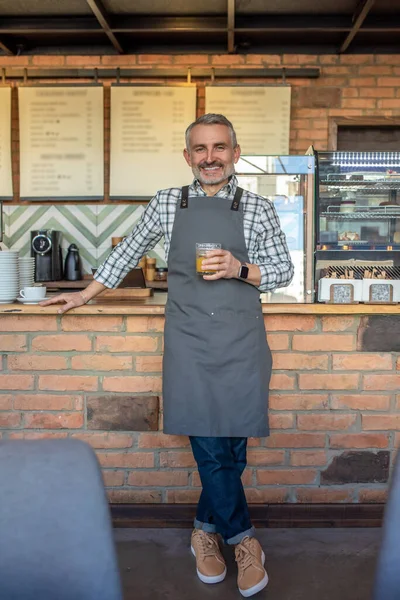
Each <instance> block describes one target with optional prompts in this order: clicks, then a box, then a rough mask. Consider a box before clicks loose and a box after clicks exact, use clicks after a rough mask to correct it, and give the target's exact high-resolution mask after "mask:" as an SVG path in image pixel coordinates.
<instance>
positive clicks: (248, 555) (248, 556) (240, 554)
mask: <svg viewBox="0 0 400 600" xmlns="http://www.w3.org/2000/svg"><path fill="white" fill-rule="evenodd" d="M235 558H236V562H237V564H238V567H239V571H240V575H241V577H243V575H244V572H245V570H246V569H248V568H249V567H254V568H255V569H258V570H259V571H262V570H263V569H262V567H261V565H260V562H259V560H258V558H257V556H256V555H255V554H254V553H253V552H252V548H251V538H249V537H245V538H243V540H242V541H241V542H240V544H238V545H237V546H236V548H235Z"/></svg>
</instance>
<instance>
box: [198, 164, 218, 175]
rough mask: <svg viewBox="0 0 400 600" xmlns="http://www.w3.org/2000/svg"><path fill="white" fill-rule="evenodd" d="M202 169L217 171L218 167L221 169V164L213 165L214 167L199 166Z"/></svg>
mask: <svg viewBox="0 0 400 600" xmlns="http://www.w3.org/2000/svg"><path fill="white" fill-rule="evenodd" d="M200 168H201V169H202V170H203V171H205V172H206V173H214V172H215V171H218V169H221V168H222V167H221V166H214V167H200Z"/></svg>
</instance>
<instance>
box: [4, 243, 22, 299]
mask: <svg viewBox="0 0 400 600" xmlns="http://www.w3.org/2000/svg"><path fill="white" fill-rule="evenodd" d="M19 289H20V288H19V273H18V252H13V251H11V250H2V251H1V252H0V304H8V303H9V302H14V300H15V299H16V298H17V296H18V295H19Z"/></svg>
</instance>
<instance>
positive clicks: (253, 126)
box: [206, 85, 291, 154]
mask: <svg viewBox="0 0 400 600" xmlns="http://www.w3.org/2000/svg"><path fill="white" fill-rule="evenodd" d="M290 89H291V88H290V87H289V86H287V85H280V86H219V85H215V86H208V87H206V113H219V114H223V115H225V117H227V118H228V119H229V120H230V121H231V122H232V124H233V126H234V128H235V131H236V135H237V139H238V143H239V144H240V147H241V149H242V153H243V154H288V153H289V132H290Z"/></svg>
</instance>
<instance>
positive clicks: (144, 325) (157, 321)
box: [126, 316, 165, 333]
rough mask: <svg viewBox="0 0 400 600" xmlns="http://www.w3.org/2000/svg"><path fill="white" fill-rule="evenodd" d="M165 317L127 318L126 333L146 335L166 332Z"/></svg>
mask: <svg viewBox="0 0 400 600" xmlns="http://www.w3.org/2000/svg"><path fill="white" fill-rule="evenodd" d="M164 323H165V318H164V317H157V316H149V317H127V319H126V331H128V332H129V333H146V331H149V332H153V331H154V332H158V333H160V332H162V331H164Z"/></svg>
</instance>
